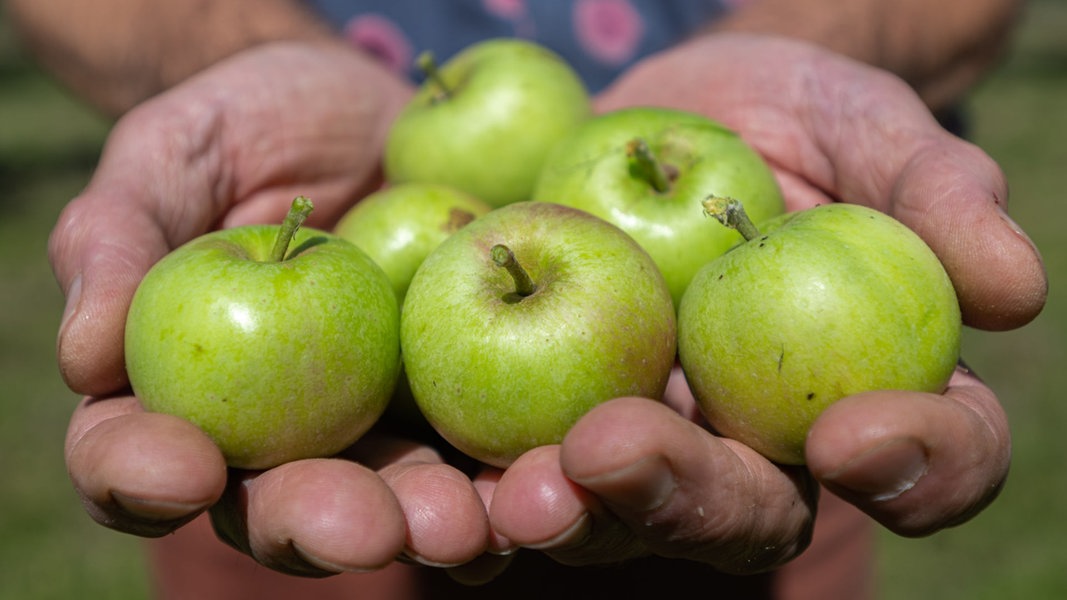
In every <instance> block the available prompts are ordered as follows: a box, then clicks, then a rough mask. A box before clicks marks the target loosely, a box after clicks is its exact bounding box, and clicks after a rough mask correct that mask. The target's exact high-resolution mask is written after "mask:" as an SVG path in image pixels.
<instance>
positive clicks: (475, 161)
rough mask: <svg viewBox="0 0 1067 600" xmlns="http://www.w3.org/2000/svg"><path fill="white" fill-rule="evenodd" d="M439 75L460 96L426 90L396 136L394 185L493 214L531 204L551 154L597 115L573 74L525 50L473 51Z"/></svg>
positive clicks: (511, 43) (391, 158)
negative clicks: (471, 202) (447, 192)
mask: <svg viewBox="0 0 1067 600" xmlns="http://www.w3.org/2000/svg"><path fill="white" fill-rule="evenodd" d="M439 73H440V76H441V78H442V79H443V80H444V82H445V83H446V85H447V86H448V87H449V89H451V90H452V92H451V95H450V96H448V97H443V98H442V97H441V96H440V88H439V86H438V85H436V84H435V83H434V82H433V81H432V80H431V81H427V82H426V83H424V84H422V85H421V86H420V87H419V89H418V90H416V92H415V95H414V96H413V97H412V99H411V100H410V101H409V103H408V104H407V105H406V106H405V107H404V109H403V110H402V111H401V113H400V114H399V115H398V116H397V118H396V120H395V121H394V122H393V124H392V126H391V128H390V133H389V136H388V139H387V142H386V148H385V154H384V161H383V168H384V172H385V176H386V179H387V180H389V181H391V182H394V183H400V182H407V181H421V182H430V183H443V184H448V185H451V186H453V187H456V188H458V189H461V190H463V191H465V192H467V193H469V194H471V195H473V196H475V197H476V198H480V199H481V200H483V201H485V202H487V203H489V204H490V205H492V206H494V207H499V206H503V205H505V204H509V203H511V202H517V201H520V200H529V196H530V193H531V192H532V191H533V186H534V183H535V182H536V180H537V175H538V173H539V172H540V170H541V165H542V163H543V162H544V159H545V156H547V154H548V152H549V150H550V149H551V147H552V146H554V145H555V144H556V142H557V141H559V139H561V138H562V137H564V136H565V135H566V134H567V133H569V132H570V131H571V130H572V129H574V127H576V126H577V125H578V124H579V123H581V122H583V121H585V120H586V119H587V118H588V117H589V116H590V114H591V112H592V108H591V103H590V99H589V94H588V91H587V90H586V88H585V86H584V84H583V83H582V81H581V80H580V79H579V78H578V75H577V74H576V73H575V72H574V71H573V69H572V68H571V67H570V65H569V64H567V63H566V62H565V61H563V60H562V59H561V58H560V57H559V56H557V55H556V54H554V53H553V52H551V51H550V50H548V49H546V48H544V47H542V46H539V45H536V44H534V43H532V42H528V41H525V40H519V39H491V40H486V41H483V42H479V43H477V44H473V45H471V46H469V47H467V48H465V49H464V50H463V51H461V52H460V53H459V54H457V55H455V56H454V57H453V58H452V59H451V60H449V61H448V62H446V63H445V64H444V65H442V66H441V68H440V70H439Z"/></svg>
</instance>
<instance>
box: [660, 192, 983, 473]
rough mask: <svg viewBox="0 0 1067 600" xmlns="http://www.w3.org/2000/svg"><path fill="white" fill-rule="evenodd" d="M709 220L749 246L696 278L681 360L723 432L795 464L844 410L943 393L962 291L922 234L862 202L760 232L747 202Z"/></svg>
mask: <svg viewBox="0 0 1067 600" xmlns="http://www.w3.org/2000/svg"><path fill="white" fill-rule="evenodd" d="M707 209H708V211H709V214H712V215H713V216H716V217H717V218H719V219H721V220H722V221H723V222H724V223H726V224H728V225H731V226H736V227H738V228H739V230H741V231H742V232H743V233H744V236H745V238H746V239H747V241H746V242H744V243H743V244H741V245H739V246H738V247H736V248H735V249H733V250H731V251H730V252H728V253H726V254H724V255H723V256H721V257H720V258H718V259H716V260H714V261H712V262H710V263H708V264H707V265H706V266H705V267H704V268H703V269H701V270H700V272H699V273H698V274H697V276H696V277H694V279H693V282H692V284H690V286H689V289H688V290H687V291H686V293H685V295H684V296H683V298H682V302H681V306H680V308H679V312H678V329H679V334H678V352H679V359H680V362H681V365H682V368H683V370H684V372H685V375H686V378H687V380H688V382H689V386H690V388H691V389H692V391H693V395H694V396H695V397H696V400H697V403H698V405H699V406H700V408H701V410H702V412H703V413H704V415H705V416H706V417H707V419H708V422H709V423H710V424H711V425H712V426H713V427H714V428H715V429H716V430H718V431H719V432H720V433H722V434H723V435H725V436H727V437H731V438H734V439H737V440H739V441H741V442H743V443H745V444H747V445H748V446H750V447H752V448H753V449H755V450H757V451H759V452H760V453H762V454H763V455H764V456H766V457H767V458H769V459H771V460H773V461H776V462H779V463H782V464H803V463H804V462H805V458H804V443H805V439H806V437H807V433H808V430H809V429H810V427H811V424H812V423H813V422H814V420H815V419H816V417H818V416H819V414H820V413H821V412H822V411H823V410H824V409H825V408H826V407H827V406H829V405H830V404H831V403H833V402H835V401H837V400H839V399H841V398H843V397H845V396H849V395H852V394H857V393H860V392H865V391H873V390H913V391H925V392H941V391H942V390H944V388H945V386H946V384H947V382H948V380H949V377H950V376H951V375H952V372H953V370H954V369H955V366H956V363H957V361H958V359H959V352H960V333H961V327H962V326H961V321H960V308H959V303H958V300H957V298H956V294H955V291H954V289H953V286H952V282H951V281H950V280H949V277H948V275H947V274H946V273H945V270H944V268H943V266H942V265H941V263H940V262H939V260H938V258H937V256H936V255H935V254H934V253H933V251H932V250H930V248H929V247H928V246H927V245H926V244H925V243H924V242H923V240H922V239H921V238H919V236H918V235H916V234H915V233H914V232H912V231H911V230H910V229H908V228H907V227H905V226H904V225H903V224H901V223H900V222H898V221H896V220H895V219H893V218H892V217H890V216H888V215H885V214H883V213H881V212H878V211H876V210H873V209H870V208H866V207H863V206H858V205H854V204H827V205H822V206H818V207H815V208H811V209H807V210H804V211H799V212H795V213H789V214H788V215H784V216H782V217H779V218H778V219H775V220H773V221H772V222H770V223H767V224H765V225H764V226H763V230H764V231H763V233H760V231H758V230H757V229H756V227H755V226H753V225H752V224H751V222H747V221H746V219H745V218H744V216H743V215H744V210H743V209H742V208H741V205H740V203H739V202H737V201H725V200H721V199H716V198H712V199H709V200H708V202H707Z"/></svg>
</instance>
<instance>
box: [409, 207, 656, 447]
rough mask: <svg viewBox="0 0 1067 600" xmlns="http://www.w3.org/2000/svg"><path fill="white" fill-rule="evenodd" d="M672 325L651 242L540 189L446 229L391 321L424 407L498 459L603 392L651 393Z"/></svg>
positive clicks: (564, 421) (547, 437)
mask: <svg viewBox="0 0 1067 600" xmlns="http://www.w3.org/2000/svg"><path fill="white" fill-rule="evenodd" d="M676 333H677V330H676V317H675V312H674V308H673V305H672V304H671V297H670V293H669V292H668V291H667V287H666V284H665V282H664V280H663V276H662V275H661V274H660V272H659V270H658V269H657V268H656V266H655V264H654V263H653V262H652V259H651V258H649V256H648V254H647V253H646V252H645V251H644V250H643V249H641V247H640V246H639V245H638V244H637V243H636V242H634V240H633V239H632V238H631V237H630V236H628V235H626V234H625V233H624V232H623V231H622V230H621V229H619V228H617V227H615V226H614V225H611V224H610V223H608V222H606V221H604V220H602V219H599V218H597V217H594V216H592V215H590V214H588V213H586V212H583V211H579V210H575V209H572V208H568V207H565V206H560V205H557V204H552V203H547V202H520V203H515V204H511V205H508V206H505V207H502V208H498V209H495V210H493V211H492V212H490V213H489V214H487V215H485V216H483V217H481V218H479V219H477V220H476V221H474V222H473V223H471V224H470V225H467V226H466V227H464V228H463V229H461V230H459V231H458V232H456V233H455V234H453V235H452V236H451V237H450V238H448V239H447V240H445V241H444V242H442V243H441V245H440V246H438V247H437V249H436V250H434V251H433V252H431V253H430V255H429V256H428V257H427V258H426V260H425V261H424V262H423V263H422V266H420V267H419V270H418V271H416V273H415V277H414V279H412V281H411V287H410V288H408V294H407V298H406V300H405V301H404V310H403V312H402V315H401V322H400V340H401V348H402V349H403V353H404V364H405V368H406V369H407V375H408V380H409V382H410V384H411V389H412V392H413V394H414V396H415V401H416V402H417V403H418V406H419V408H420V409H421V410H422V413H423V414H424V415H425V416H426V418H427V420H428V421H429V422H430V424H431V425H433V426H434V428H435V429H436V430H437V431H438V432H439V433H440V434H441V436H442V437H444V438H445V439H446V440H448V441H449V442H450V443H451V444H452V445H454V446H455V447H456V448H458V449H459V450H461V451H463V452H464V453H466V454H467V455H469V456H471V457H473V458H475V459H478V460H480V461H482V462H485V463H488V464H491V465H497V466H507V465H508V464H510V463H511V462H512V461H514V460H515V459H516V458H517V457H518V456H519V455H521V454H522V453H523V452H525V451H527V450H529V449H531V448H534V447H537V446H541V445H545V444H553V443H558V442H560V441H561V440H562V438H563V435H564V434H565V433H566V432H567V430H568V429H570V427H571V426H572V425H573V424H574V423H575V421H577V420H578V418H580V417H581V416H582V415H584V414H585V413H586V412H587V411H589V410H590V409H591V408H592V407H593V406H595V405H597V404H599V403H601V402H604V401H606V400H609V399H611V398H615V397H619V396H630V395H637V396H642V397H647V398H653V399H659V398H661V397H662V395H663V392H664V389H665V387H666V385H667V379H668V377H669V375H670V371H671V368H672V366H673V365H674V361H675V356H676V339H677V338H676Z"/></svg>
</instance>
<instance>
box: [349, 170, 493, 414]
mask: <svg viewBox="0 0 1067 600" xmlns="http://www.w3.org/2000/svg"><path fill="white" fill-rule="evenodd" d="M490 210H492V207H490V206H489V205H488V204H486V203H485V202H482V201H481V200H478V199H477V198H475V197H474V196H471V195H470V194H467V193H465V192H461V191H459V190H457V189H455V188H453V187H451V186H446V185H441V184H436V183H415V182H410V183H398V184H393V185H390V186H388V187H385V188H382V189H381V190H378V191H377V192H374V193H373V194H370V195H369V196H367V197H366V198H364V199H363V200H361V201H360V202H359V203H358V204H356V205H355V206H353V207H352V208H351V209H349V211H348V212H347V213H345V215H344V216H343V217H341V220H340V221H339V222H338V223H337V226H336V227H335V228H334V233H335V234H337V235H339V236H341V237H342V238H344V239H346V240H348V241H350V242H352V243H353V244H355V245H356V246H359V248H360V249H361V250H363V251H364V252H366V253H367V255H368V256H370V257H371V259H372V260H374V262H376V263H377V264H378V266H380V267H381V268H382V270H384V271H385V274H386V275H387V276H388V277H389V281H390V282H392V284H393V290H394V291H395V292H396V294H397V300H398V301H399V303H400V305H401V307H403V304H404V296H405V295H406V294H407V290H408V286H409V285H411V278H412V277H413V276H414V275H415V271H416V270H417V269H418V268H419V265H421V264H422V261H424V260H426V257H427V256H428V255H429V254H430V252H431V251H432V250H433V249H434V248H436V247H437V246H438V245H439V244H440V243H441V242H443V241H444V240H445V239H446V238H447V237H448V236H450V235H452V234H453V233H455V232H456V231H458V230H459V229H460V228H461V227H464V226H466V225H467V224H468V223H470V222H471V221H473V220H474V219H476V218H478V217H480V216H482V215H484V214H486V213H487V212H489V211H490ZM383 419H384V420H386V421H387V422H389V423H394V422H395V423H397V424H398V425H399V426H400V427H402V428H403V429H404V430H405V431H407V432H410V431H413V430H418V431H425V430H426V428H427V424H426V421H425V419H424V418H423V417H422V414H421V413H420V412H419V409H418V407H417V406H415V400H414V398H413V397H412V396H411V387H410V386H409V385H408V381H407V373H406V372H405V371H404V365H403V361H401V365H400V375H399V377H398V379H397V386H396V390H395V391H394V392H393V398H392V400H390V402H389V406H388V407H387V408H386V411H385V414H384V415H383Z"/></svg>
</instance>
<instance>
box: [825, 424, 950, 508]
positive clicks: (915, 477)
mask: <svg viewBox="0 0 1067 600" xmlns="http://www.w3.org/2000/svg"><path fill="white" fill-rule="evenodd" d="M928 467H929V464H928V462H927V455H926V450H925V448H923V446H922V445H921V444H920V443H918V442H917V441H915V440H912V439H896V440H891V441H888V442H886V443H884V444H882V445H880V446H877V447H875V448H872V449H870V450H868V451H866V452H864V453H863V454H861V455H859V456H857V457H856V458H853V459H852V460H850V461H848V462H847V463H845V465H844V466H843V467H842V468H840V469H838V470H837V471H835V472H833V473H831V474H830V475H829V476H828V477H827V478H826V479H828V480H829V481H830V482H832V483H834V484H836V485H839V486H841V487H844V488H846V489H848V490H850V491H852V492H855V493H857V494H862V495H864V496H868V497H869V498H870V499H871V500H872V501H874V502H887V501H889V500H893V499H895V498H899V497H900V496H901V495H902V494H904V493H905V492H907V491H908V490H910V489H912V488H913V487H915V485H916V484H918V483H919V480H920V479H922V477H923V475H925V474H926V471H927V468H928Z"/></svg>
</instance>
